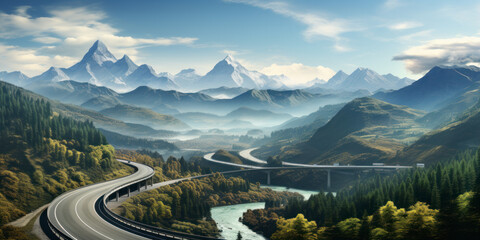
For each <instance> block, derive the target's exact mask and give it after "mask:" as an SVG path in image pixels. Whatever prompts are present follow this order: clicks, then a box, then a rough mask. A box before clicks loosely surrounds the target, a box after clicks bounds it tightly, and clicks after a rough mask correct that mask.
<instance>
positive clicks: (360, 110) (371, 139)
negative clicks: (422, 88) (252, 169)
mask: <svg viewBox="0 0 480 240" xmlns="http://www.w3.org/2000/svg"><path fill="white" fill-rule="evenodd" d="M423 114H424V113H423V112H421V111H417V110H414V109H411V108H407V107H405V106H398V105H392V104H389V103H386V102H382V101H379V100H376V99H373V98H358V99H355V100H353V101H351V102H350V103H348V104H347V105H345V106H344V107H343V108H342V109H341V110H340V111H339V112H338V113H337V114H336V115H335V116H334V117H333V118H332V119H331V120H330V121H329V122H328V123H327V124H326V125H324V126H323V127H321V128H319V129H318V130H317V131H316V132H315V134H314V135H313V136H312V137H311V138H310V139H309V140H308V141H306V142H304V143H299V144H296V145H293V146H286V147H285V149H282V152H281V153H280V154H279V155H278V157H279V158H280V159H284V160H285V161H287V160H292V159H301V160H302V161H303V162H308V163H320V164H328V163H332V162H341V163H354V164H370V163H371V162H372V161H381V159H385V158H388V157H389V156H390V157H391V156H392V155H394V154H395V153H396V151H398V150H401V149H402V148H403V146H404V143H406V142H409V141H413V139H416V138H418V137H419V136H421V135H422V133H424V132H426V131H427V130H426V129H422V128H421V127H420V126H419V125H418V124H417V123H415V119H417V118H419V117H421V116H423ZM297 161H298V160H297Z"/></svg>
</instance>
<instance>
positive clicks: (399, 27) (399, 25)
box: [388, 22, 423, 30]
mask: <svg viewBox="0 0 480 240" xmlns="http://www.w3.org/2000/svg"><path fill="white" fill-rule="evenodd" d="M421 26H423V24H421V23H419V22H401V23H396V24H393V25H391V26H389V27H388V28H390V29H392V30H406V29H412V28H417V27H421Z"/></svg>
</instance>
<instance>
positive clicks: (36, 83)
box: [19, 67, 70, 90]
mask: <svg viewBox="0 0 480 240" xmlns="http://www.w3.org/2000/svg"><path fill="white" fill-rule="evenodd" d="M64 70H65V69H62V68H56V67H51V68H49V69H48V70H47V71H46V72H44V73H42V74H40V75H38V76H35V77H33V78H31V79H30V80H29V81H28V86H27V85H25V87H27V88H29V89H32V90H34V89H35V87H43V86H42V85H45V84H49V83H52V82H60V81H64V80H69V79H70V77H69V76H67V74H66V73H65V72H64ZM19 86H23V85H19Z"/></svg>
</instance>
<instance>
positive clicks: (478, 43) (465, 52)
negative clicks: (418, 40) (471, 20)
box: [393, 37, 480, 74]
mask: <svg viewBox="0 0 480 240" xmlns="http://www.w3.org/2000/svg"><path fill="white" fill-rule="evenodd" d="M393 60H395V61H403V62H404V64H405V67H406V68H407V69H408V70H409V71H411V72H412V73H415V74H418V73H423V72H425V71H427V70H429V69H431V68H432V67H434V66H437V65H467V64H478V63H480V37H458V38H445V39H435V40H431V41H428V42H426V43H424V44H422V45H419V46H415V47H411V48H409V49H407V50H406V51H404V52H403V53H402V54H400V55H397V56H395V57H394V58H393Z"/></svg>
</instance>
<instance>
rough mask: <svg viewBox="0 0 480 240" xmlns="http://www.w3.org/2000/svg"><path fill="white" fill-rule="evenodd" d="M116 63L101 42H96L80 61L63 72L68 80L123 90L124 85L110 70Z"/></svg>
mask: <svg viewBox="0 0 480 240" xmlns="http://www.w3.org/2000/svg"><path fill="white" fill-rule="evenodd" d="M116 61H117V59H116V58H115V56H113V54H112V53H110V51H108V48H107V47H106V46H105V44H103V43H102V42H101V41H96V42H95V43H94V44H93V46H92V47H91V48H90V49H89V50H88V52H87V53H86V54H85V55H84V56H83V58H82V60H81V61H80V62H78V63H76V64H75V65H73V66H71V67H70V68H67V69H63V71H64V72H65V73H66V74H67V76H69V77H70V79H72V80H75V81H79V82H88V83H92V84H95V85H97V86H107V87H110V88H114V89H117V88H122V87H123V88H125V87H126V85H125V83H124V82H123V81H122V79H121V78H120V77H119V76H115V74H114V73H113V72H111V71H110V68H111V67H112V66H113V65H114V63H115V62H116Z"/></svg>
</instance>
